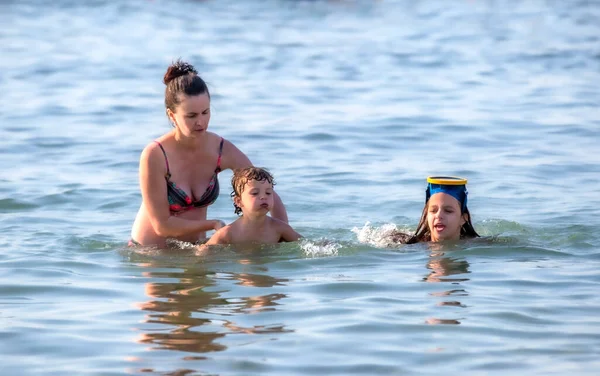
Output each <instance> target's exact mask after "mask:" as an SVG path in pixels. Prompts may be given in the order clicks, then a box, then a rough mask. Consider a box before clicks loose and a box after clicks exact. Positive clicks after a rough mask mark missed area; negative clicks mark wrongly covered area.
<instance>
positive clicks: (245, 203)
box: [235, 180, 274, 215]
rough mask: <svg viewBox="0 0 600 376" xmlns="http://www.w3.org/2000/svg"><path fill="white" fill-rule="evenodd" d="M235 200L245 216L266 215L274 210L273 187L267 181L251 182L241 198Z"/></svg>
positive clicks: (245, 187)
mask: <svg viewBox="0 0 600 376" xmlns="http://www.w3.org/2000/svg"><path fill="white" fill-rule="evenodd" d="M235 200H236V205H237V206H239V207H240V208H242V212H243V213H244V215H248V214H250V213H253V214H264V215H266V214H267V213H268V212H269V211H270V210H271V209H272V208H273V200H274V199H273V185H272V184H271V183H269V182H268V181H266V180H264V181H257V180H249V181H248V182H247V183H246V185H245V186H244V191H243V192H242V195H241V197H236V198H235Z"/></svg>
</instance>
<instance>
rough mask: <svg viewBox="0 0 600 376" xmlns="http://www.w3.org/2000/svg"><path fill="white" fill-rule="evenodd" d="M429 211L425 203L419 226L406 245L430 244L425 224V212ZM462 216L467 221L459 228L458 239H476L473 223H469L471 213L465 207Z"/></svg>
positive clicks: (429, 233)
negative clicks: (463, 215)
mask: <svg viewBox="0 0 600 376" xmlns="http://www.w3.org/2000/svg"><path fill="white" fill-rule="evenodd" d="M428 211H429V201H427V203H425V207H424V208H423V213H422V214H421V220H420V221H419V225H418V226H417V230H416V231H415V233H414V235H413V236H411V237H410V238H408V239H407V240H406V242H405V243H406V244H414V243H420V242H430V241H431V230H430V229H429V225H428V224H427V212H428ZM463 214H466V215H467V220H466V221H465V223H464V224H463V225H462V227H461V228H460V238H461V239H472V238H478V237H479V234H478V233H477V232H476V231H475V228H474V227H473V223H471V213H469V209H468V208H467V207H465V208H464V211H463Z"/></svg>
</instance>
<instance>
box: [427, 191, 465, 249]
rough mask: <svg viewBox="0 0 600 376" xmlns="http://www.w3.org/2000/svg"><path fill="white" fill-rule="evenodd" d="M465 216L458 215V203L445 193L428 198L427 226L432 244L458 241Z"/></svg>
mask: <svg viewBox="0 0 600 376" xmlns="http://www.w3.org/2000/svg"><path fill="white" fill-rule="evenodd" d="M465 222H466V214H465V215H461V213H460V202H458V200H457V199H455V198H454V197H452V196H451V195H449V194H447V193H443V192H440V193H436V194H434V195H433V196H431V198H429V202H428V208H427V225H428V226H429V232H430V233H431V241H432V242H440V241H444V240H458V239H460V229H461V227H462V225H463V224H464V223H465Z"/></svg>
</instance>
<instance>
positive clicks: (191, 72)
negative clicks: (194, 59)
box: [163, 59, 210, 112]
mask: <svg viewBox="0 0 600 376" xmlns="http://www.w3.org/2000/svg"><path fill="white" fill-rule="evenodd" d="M163 82H164V83H165V85H167V88H166V89H165V107H166V108H167V109H169V110H171V111H173V112H175V109H176V107H177V106H178V105H179V103H181V96H180V94H185V95H201V94H204V93H206V94H208V97H209V98H210V92H209V91H208V86H206V82H204V80H203V79H202V78H201V77H200V76H198V71H196V69H194V66H193V65H192V64H189V63H186V62H185V61H182V60H181V59H178V60H177V61H175V62H174V63H172V64H171V65H169V67H168V68H167V72H166V73H165V76H164V78H163Z"/></svg>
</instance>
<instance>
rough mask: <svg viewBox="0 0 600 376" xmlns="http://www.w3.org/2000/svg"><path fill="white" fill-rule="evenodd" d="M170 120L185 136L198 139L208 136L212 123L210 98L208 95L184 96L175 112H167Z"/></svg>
mask: <svg viewBox="0 0 600 376" xmlns="http://www.w3.org/2000/svg"><path fill="white" fill-rule="evenodd" d="M167 113H168V115H169V118H170V119H171V121H172V122H173V124H175V127H177V129H178V130H179V132H181V133H182V134H183V135H184V136H187V137H198V136H201V135H204V134H206V129H207V128H208V122H209V121H210V98H209V97H208V94H207V93H204V94H200V95H182V96H181V103H179V105H178V106H177V108H176V109H175V112H172V111H171V110H167Z"/></svg>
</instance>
